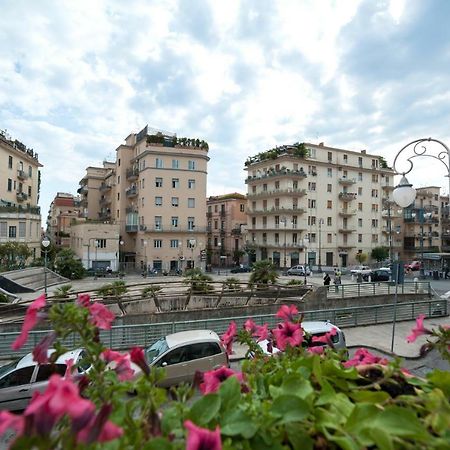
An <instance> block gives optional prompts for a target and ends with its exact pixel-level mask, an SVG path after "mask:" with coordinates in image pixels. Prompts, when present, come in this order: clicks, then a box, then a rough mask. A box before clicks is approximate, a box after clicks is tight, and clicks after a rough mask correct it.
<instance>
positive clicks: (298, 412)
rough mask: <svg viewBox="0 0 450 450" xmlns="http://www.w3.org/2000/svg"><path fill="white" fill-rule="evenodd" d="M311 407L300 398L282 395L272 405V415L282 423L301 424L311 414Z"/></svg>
mask: <svg viewBox="0 0 450 450" xmlns="http://www.w3.org/2000/svg"><path fill="white" fill-rule="evenodd" d="M309 411H310V410H309V405H308V403H306V402H305V400H302V399H301V398H298V397H293V396H290V395H281V396H280V397H278V398H276V399H275V400H274V402H273V405H272V414H273V415H275V416H277V417H279V418H280V419H281V423H288V422H300V421H302V420H303V419H305V418H306V417H307V416H308V414H309Z"/></svg>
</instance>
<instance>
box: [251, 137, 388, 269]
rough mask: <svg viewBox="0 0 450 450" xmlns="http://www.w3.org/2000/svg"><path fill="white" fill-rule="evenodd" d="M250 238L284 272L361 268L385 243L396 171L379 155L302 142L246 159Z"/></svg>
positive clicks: (260, 255) (258, 251) (260, 254)
mask: <svg viewBox="0 0 450 450" xmlns="http://www.w3.org/2000/svg"><path fill="white" fill-rule="evenodd" d="M245 166H246V167H245V170H246V171H247V172H248V177H247V179H246V184H247V186H248V191H247V198H248V205H247V206H248V209H247V215H248V222H247V224H248V225H247V228H248V240H249V243H248V244H249V245H251V246H254V248H255V251H256V259H257V260H259V259H269V260H271V261H273V263H274V264H275V265H277V266H279V267H289V266H292V265H295V264H302V263H307V264H310V265H327V266H333V265H339V266H343V267H346V266H348V265H351V264H355V263H356V254H357V253H358V252H362V253H367V254H370V252H371V250H372V248H373V247H377V246H380V245H384V242H385V241H386V239H385V238H384V239H383V228H382V227H383V224H384V223H385V221H384V220H383V216H382V211H383V200H385V201H390V199H391V194H392V190H393V176H394V172H393V170H392V169H390V168H388V166H387V164H386V162H385V161H384V159H383V158H382V157H380V156H376V155H370V154H367V153H366V151H365V150H362V151H360V152H356V151H351V150H345V149H339V148H333V147H327V146H325V145H324V144H323V143H321V144H319V145H315V144H310V143H304V144H295V145H287V146H282V147H277V148H274V149H271V150H268V151H265V152H262V153H259V154H257V155H255V156H253V157H250V158H248V159H247V161H246V163H245Z"/></svg>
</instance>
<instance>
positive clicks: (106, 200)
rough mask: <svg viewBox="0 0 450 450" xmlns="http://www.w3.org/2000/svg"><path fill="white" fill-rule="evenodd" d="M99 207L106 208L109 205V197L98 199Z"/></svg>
mask: <svg viewBox="0 0 450 450" xmlns="http://www.w3.org/2000/svg"><path fill="white" fill-rule="evenodd" d="M99 203H100V206H106V205H110V204H111V197H103V198H101V199H100V202H99Z"/></svg>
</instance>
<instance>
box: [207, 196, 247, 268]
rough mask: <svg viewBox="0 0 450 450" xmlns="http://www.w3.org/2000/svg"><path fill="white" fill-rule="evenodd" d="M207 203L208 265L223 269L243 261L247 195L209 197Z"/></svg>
mask: <svg viewBox="0 0 450 450" xmlns="http://www.w3.org/2000/svg"><path fill="white" fill-rule="evenodd" d="M206 204H207V213H206V216H207V233H208V240H207V249H206V256H207V263H208V265H209V264H211V265H212V266H224V267H226V266H231V265H238V264H239V263H240V262H241V261H245V259H244V257H245V249H246V247H245V234H244V231H245V226H246V224H247V213H246V207H247V198H246V196H245V195H243V194H239V193H237V192H234V193H232V194H226V195H218V196H211V197H209V198H208V199H207V201H206ZM246 262H247V261H246Z"/></svg>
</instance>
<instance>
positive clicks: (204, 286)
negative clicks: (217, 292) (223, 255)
mask: <svg viewBox="0 0 450 450" xmlns="http://www.w3.org/2000/svg"><path fill="white" fill-rule="evenodd" d="M211 282H212V278H211V277H210V276H209V275H206V274H204V273H203V272H202V271H201V270H200V269H198V268H194V269H189V270H187V271H186V273H185V276H184V280H183V283H185V284H188V285H189V286H190V289H191V292H192V293H193V294H208V293H210V292H211V291H214V287H213V286H211V284H210V283H211Z"/></svg>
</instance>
